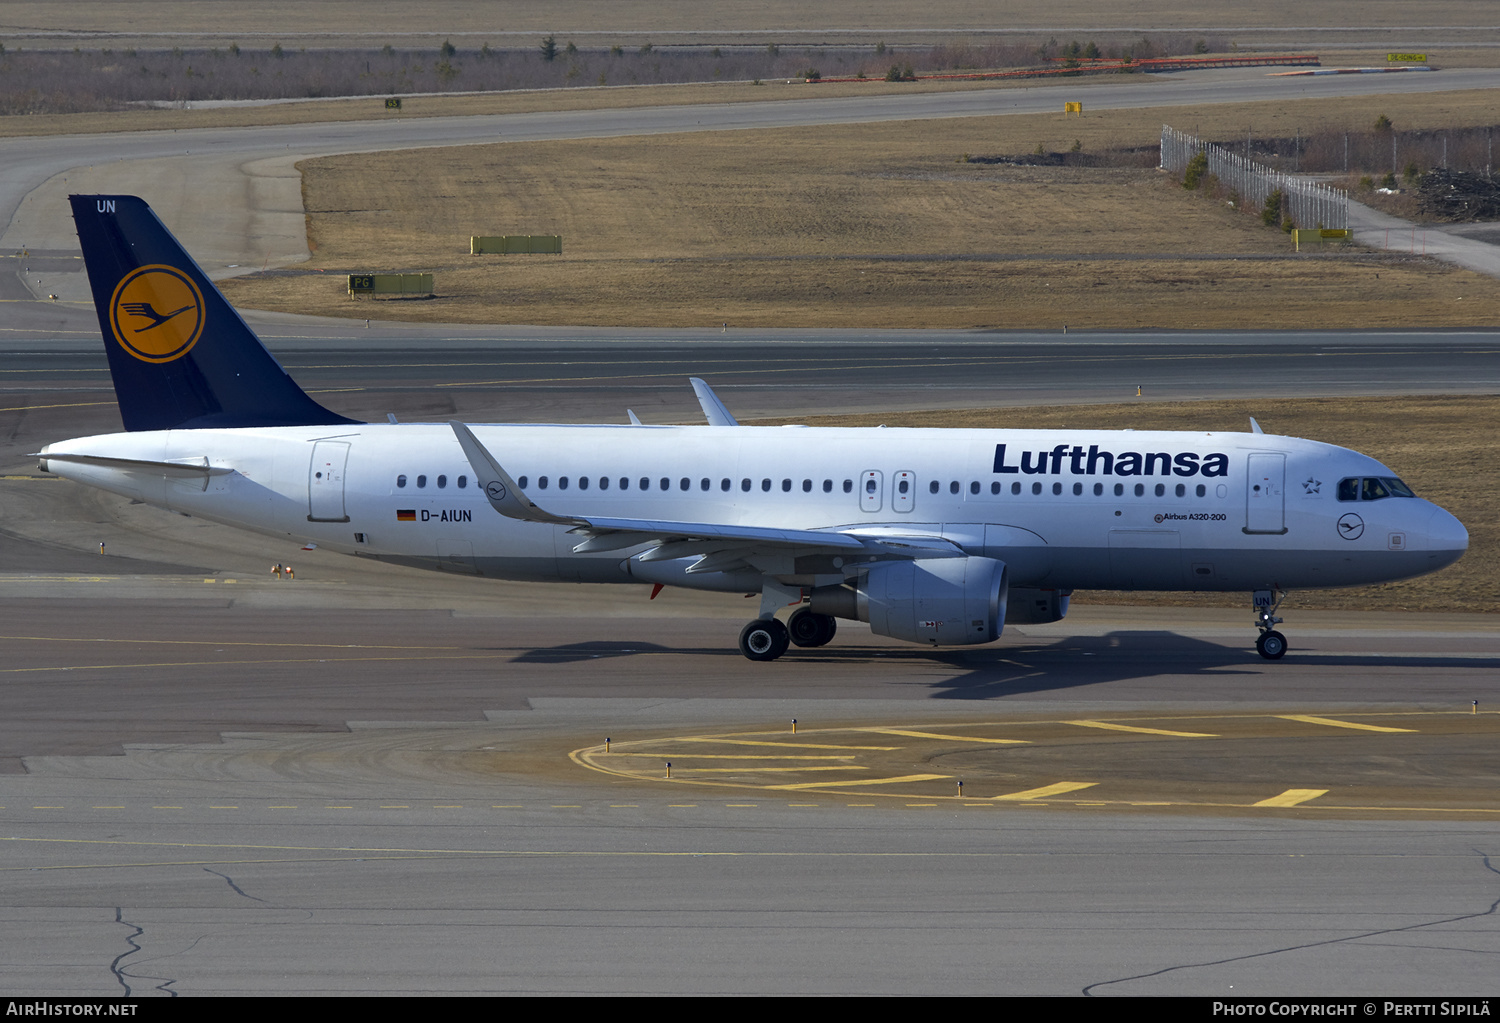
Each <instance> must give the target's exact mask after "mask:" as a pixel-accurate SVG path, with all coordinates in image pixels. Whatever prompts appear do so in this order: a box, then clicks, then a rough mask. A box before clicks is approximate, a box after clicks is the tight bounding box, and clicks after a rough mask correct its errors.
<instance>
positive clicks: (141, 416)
mask: <svg viewBox="0 0 1500 1023" xmlns="http://www.w3.org/2000/svg"><path fill="white" fill-rule="evenodd" d="M68 200H69V202H71V203H72V205H73V222H74V224H76V225H77V227H78V241H79V243H80V244H81V245H82V246H83V260H84V266H85V267H86V268H87V270H88V275H89V286H90V288H91V289H92V290H93V293H94V308H95V311H97V312H98V314H99V330H100V333H101V334H102V335H103V337H104V349H105V352H106V354H107V355H108V358H109V371H110V376H111V377H112V378H113V379H114V384H115V397H116V399H117V400H118V402H119V405H120V417H121V419H123V420H124V423H125V429H126V430H129V431H132V432H133V431H137V430H171V429H206V428H211V427H221V428H230V427H246V426H324V425H330V426H331V425H339V424H345V423H355V422H358V420H353V419H346V418H345V417H343V416H340V415H337V414H336V413H333V412H330V411H328V409H326V408H324V407H323V406H321V405H319V404H318V403H317V402H315V401H313V400H312V399H311V398H309V397H308V396H307V394H306V392H304V391H303V390H302V388H300V387H298V386H297V384H296V382H295V381H293V380H292V378H291V377H290V376H288V375H287V372H286V370H284V369H282V368H281V364H280V363H279V362H277V361H276V359H275V357H274V356H272V355H271V353H270V352H269V351H267V350H266V347H265V346H264V345H263V344H261V341H260V338H258V337H256V336H255V332H254V331H252V330H251V329H250V328H249V326H248V325H246V323H245V321H244V320H243V319H241V318H240V315H239V313H237V312H235V310H234V307H233V306H231V305H230V304H229V302H228V301H227V300H226V299H225V298H224V296H223V295H221V294H220V293H219V289H218V288H216V287H214V285H213V283H212V282H210V281H209V279H208V276H207V275H206V274H204V273H203V271H202V270H201V269H199V267H198V264H197V263H196V262H194V261H193V259H192V257H191V256H189V255H188V254H187V252H186V251H185V250H184V249H183V247H182V245H181V244H179V243H178V241H177V239H176V238H174V237H172V233H171V232H170V231H168V230H167V229H166V227H165V226H164V225H163V224H162V222H161V221H160V220H159V219H158V218H157V216H156V214H155V213H153V212H152V210H151V207H150V206H148V205H146V203H145V201H144V200H142V199H139V198H137V197H136V196H133V195H73V196H69V197H68Z"/></svg>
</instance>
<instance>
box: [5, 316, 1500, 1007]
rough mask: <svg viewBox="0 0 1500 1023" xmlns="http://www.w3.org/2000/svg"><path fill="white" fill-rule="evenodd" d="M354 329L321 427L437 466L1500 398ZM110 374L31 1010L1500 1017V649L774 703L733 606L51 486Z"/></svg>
mask: <svg viewBox="0 0 1500 1023" xmlns="http://www.w3.org/2000/svg"><path fill="white" fill-rule="evenodd" d="M319 326H320V324H317V323H312V322H298V321H292V320H288V319H285V318H281V319H277V320H276V322H274V323H272V322H269V321H268V322H267V323H266V324H265V327H266V329H267V331H268V333H271V334H274V335H276V336H275V337H274V338H273V339H272V343H273V345H275V346H277V347H278V350H279V351H281V353H282V356H283V358H284V359H285V360H286V361H287V364H288V365H289V367H290V368H291V370H292V372H293V374H294V375H295V376H296V377H297V378H298V379H300V380H302V381H303V382H304V383H306V384H308V386H309V387H311V388H313V389H314V390H317V391H318V392H319V397H320V399H321V400H324V401H326V402H328V403H330V404H332V405H336V406H338V407H340V408H343V409H345V410H348V411H352V412H358V413H360V414H365V415H369V416H371V417H375V418H378V417H380V416H382V415H383V413H384V411H386V410H390V411H394V412H396V413H397V414H398V415H399V417H400V418H402V419H403V420H417V419H424V418H427V419H431V418H443V417H446V416H448V415H450V414H453V413H454V412H455V411H457V412H459V413H461V414H464V415H468V414H470V413H476V414H478V413H480V412H482V413H483V414H485V415H489V416H493V417H495V418H513V419H537V418H554V419H572V420H585V421H586V420H598V419H602V418H608V419H610V420H612V421H619V420H620V419H622V418H623V409H624V408H625V407H626V406H631V407H634V408H636V409H637V410H638V411H639V412H641V413H642V414H643V416H645V417H647V418H648V419H651V418H654V419H655V420H656V421H672V420H678V421H684V420H690V419H691V418H692V417H693V415H694V408H693V400H692V398H691V396H690V392H688V390H687V388H686V386H685V384H684V382H683V377H685V376H687V375H688V374H689V373H702V374H706V375H709V376H710V377H711V378H712V379H714V380H715V382H716V383H720V384H721V385H722V387H723V391H724V393H725V395H726V397H727V398H728V400H729V401H730V404H731V405H732V406H733V407H735V408H736V410H737V411H741V412H747V413H755V414H775V413H786V414H797V413H798V412H799V411H801V412H806V411H814V410H816V411H821V410H824V409H826V408H848V409H868V408H873V407H877V406H878V405H879V404H881V403H889V404H890V405H892V406H893V407H931V406H932V405H934V404H941V403H945V402H948V401H950V400H951V402H952V403H954V404H973V403H975V402H976V401H978V400H979V399H980V398H982V397H984V396H989V397H990V398H991V399H994V400H1003V401H1007V402H1012V401H1014V400H1016V391H1015V389H1016V388H1020V389H1021V390H1022V393H1023V395H1024V398H1025V399H1028V400H1042V399H1043V398H1045V399H1047V400H1054V399H1055V400H1098V398H1099V397H1100V396H1103V395H1109V396H1111V397H1118V394H1117V393H1115V392H1117V391H1118V390H1119V389H1120V388H1121V386H1122V385H1123V386H1127V387H1128V386H1131V385H1133V384H1134V382H1135V381H1134V375H1136V374H1137V373H1138V372H1139V370H1140V367H1143V366H1152V367H1156V372H1157V373H1158V376H1159V377H1160V378H1162V379H1167V378H1170V379H1171V380H1173V381H1174V383H1173V384H1172V385H1171V388H1172V389H1180V391H1181V392H1182V393H1199V394H1226V393H1255V391H1254V388H1255V386H1256V383H1257V381H1258V382H1259V386H1261V387H1263V388H1265V387H1268V386H1270V385H1268V383H1267V380H1268V378H1267V377H1266V373H1268V372H1269V371H1270V367H1271V366H1273V365H1275V364H1276V363H1277V362H1278V361H1279V362H1281V363H1284V364H1291V365H1300V366H1302V367H1303V368H1302V369H1301V370H1299V371H1298V374H1292V373H1290V372H1288V373H1287V375H1286V376H1283V377H1276V379H1278V380H1288V381H1289V380H1291V379H1292V377H1293V376H1294V375H1300V376H1302V377H1304V378H1307V377H1309V376H1310V375H1312V376H1315V375H1316V373H1317V371H1316V369H1315V368H1314V367H1317V366H1319V365H1322V364H1326V365H1328V366H1329V367H1330V368H1329V369H1328V371H1327V372H1326V374H1325V375H1324V378H1323V383H1322V386H1323V387H1327V388H1331V389H1332V391H1333V393H1349V392H1359V391H1361V390H1370V389H1379V388H1380V387H1382V386H1385V387H1390V388H1393V389H1405V390H1408V391H1420V390H1422V389H1423V388H1424V387H1428V388H1437V389H1447V388H1449V387H1450V386H1454V385H1455V383H1456V382H1457V381H1459V380H1461V379H1468V380H1470V381H1471V382H1477V383H1476V386H1484V387H1490V388H1493V385H1494V382H1495V381H1494V367H1495V364H1496V362H1497V361H1500V360H1497V359H1496V351H1495V346H1494V344H1493V342H1492V340H1491V339H1490V338H1489V337H1488V336H1487V335H1475V336H1435V337H1423V338H1420V339H1414V338H1401V337H1389V336H1379V335H1377V336H1370V337H1362V338H1343V339H1337V341H1335V342H1334V343H1332V344H1331V345H1330V344H1327V342H1328V341H1329V339H1328V338H1318V337H1314V336H1308V337H1296V336H1285V337H1280V338H1278V337H1274V336H1273V337H1264V338H1259V337H1257V338H1252V339H1248V340H1249V343H1245V341H1246V339H1241V340H1240V341H1238V342H1236V341H1234V340H1232V339H1231V340H1227V341H1226V340H1225V339H1210V338H1202V339H1193V340H1183V339H1173V340H1175V341H1177V342H1178V343H1175V344H1171V343H1160V341H1159V339H1147V338H1127V337H1117V338H1104V339H1096V340H1094V341H1087V340H1085V341H1082V342H1081V343H1079V344H1078V345H1077V346H1076V347H1074V346H1073V341H1072V339H1069V343H1068V346H1067V347H1059V346H1058V345H1057V344H1056V343H1057V342H1060V341H1061V338H1060V337H1059V338H1046V337H1036V338H996V337H993V336H990V337H986V336H952V337H948V336H944V337H940V338H927V339H926V340H927V341H928V342H929V345H928V346H926V347H924V348H923V349H922V350H921V351H922V352H923V353H925V354H924V355H923V357H921V358H917V359H914V358H913V357H912V352H913V351H914V348H913V347H912V345H913V343H914V342H915V340H916V339H915V338H902V337H890V338H876V339H874V340H873V341H871V340H869V339H866V340H865V341H864V342H860V343H855V342H853V341H852V340H847V341H845V343H838V342H839V341H840V339H839V338H829V337H826V336H823V337H819V336H813V335H808V336H791V337H784V338H780V339H778V340H773V341H771V342H767V341H764V340H755V339H748V338H739V339H736V340H735V341H734V342H732V343H728V344H726V343H725V342H724V341H723V340H718V341H717V343H715V339H713V338H708V337H696V338H695V337H685V336H641V335H637V336H632V337H616V338H614V339H613V340H611V339H609V338H605V337H599V336H591V335H590V334H589V332H557V333H556V334H555V335H553V334H548V333H547V332H542V334H540V335H539V334H523V335H521V336H518V337H512V338H509V339H506V340H501V341H494V340H489V341H486V340H484V339H483V338H482V337H480V336H478V332H474V331H470V330H467V329H456V330H451V331H436V330H431V331H428V330H425V329H424V331H412V328H385V329H384V331H382V330H380V329H378V328H376V327H372V328H371V331H370V335H374V336H377V337H380V338H381V340H380V341H379V342H376V343H372V342H369V341H365V340H364V338H365V337H366V336H367V335H366V334H365V332H364V328H363V327H361V326H358V325H349V324H342V325H340V326H339V328H338V329H337V330H334V331H329V332H328V333H329V334H331V335H337V336H328V337H323V338H321V339H320V338H318V337H317V336H316V335H317V332H318V327H319ZM402 330H404V331H407V332H408V333H407V334H405V335H404V336H398V334H397V333H395V332H398V331H402ZM423 333H426V335H427V336H425V337H423V336H422V335H423ZM48 337H50V339H51V341H52V342H54V343H55V345H56V347H57V348H60V349H63V350H62V351H47V346H46V345H44V344H38V343H37V342H39V341H45V340H47V339H48ZM70 337H72V335H69V334H65V333H54V334H51V335H43V334H28V335H26V336H22V337H17V336H15V335H13V336H12V338H11V340H10V341H9V342H7V343H6V345H5V350H4V351H3V352H0V370H4V372H3V373H0V397H3V399H4V400H3V401H0V405H3V406H4V408H3V410H0V424H3V426H4V434H3V441H0V474H3V476H4V478H3V479H0V499H3V502H4V508H5V511H6V515H5V521H4V523H3V524H0V621H3V623H4V625H3V627H0V649H3V650H4V651H5V655H6V656H5V658H4V660H3V662H0V707H3V714H0V877H3V879H4V895H3V896H0V921H3V922H4V923H5V924H7V925H8V926H6V927H4V928H3V929H0V978H3V980H0V989H3V990H4V991H5V992H6V993H7V994H13V995H41V994H59V995H69V996H106V995H123V994H129V995H130V996H132V997H146V996H169V995H195V994H226V993H249V994H270V993H334V994H351V993H358V994H381V993H595V994H606V993H627V994H631V993H640V994H649V993H714V994H724V993H729V994H740V993H743V994H772V993H775V994H783V993H799V994H846V993H927V994H947V993H1008V994H1058V995H1066V994H1080V993H1085V994H1093V995H1109V994H1192V995H1212V996H1215V997H1219V996H1226V997H1228V996H1234V995H1255V994H1262V995H1263V994H1275V995H1283V996H1286V995H1297V994H1351V995H1358V994H1362V993H1370V992H1381V993H1384V994H1392V993H1400V994H1412V995H1416V994H1422V995H1437V996H1459V995H1484V994H1491V993H1493V990H1494V987H1495V985H1494V982H1493V976H1492V974H1493V971H1491V970H1489V969H1488V964H1489V963H1490V962H1491V961H1492V960H1493V959H1494V957H1495V955H1496V954H1497V952H1500V927H1497V925H1496V916H1495V913H1494V907H1495V905H1496V904H1497V900H1500V871H1497V868H1496V862H1497V861H1496V859H1495V857H1496V855H1497V853H1500V820H1497V819H1496V818H1497V817H1500V758H1497V756H1496V753H1495V750H1496V749H1497V745H1496V743H1495V737H1496V733H1497V731H1500V716H1497V715H1496V713H1495V710H1496V708H1495V707H1493V706H1492V702H1493V700H1494V695H1493V694H1494V679H1495V678H1496V671H1497V669H1500V629H1497V628H1496V624H1497V623H1496V621H1495V620H1494V618H1493V617H1492V616H1472V615H1470V616H1465V615H1446V616H1438V615H1396V614H1381V615H1374V614H1330V613H1325V614H1312V613H1300V614H1299V613H1298V612H1297V611H1296V609H1295V606H1294V605H1295V600H1293V601H1292V602H1290V603H1289V605H1288V607H1287V608H1286V611H1287V612H1289V613H1287V615H1286V616H1287V618H1288V624H1287V625H1286V626H1284V628H1285V630H1286V632H1287V634H1288V635H1289V637H1290V638H1291V642H1292V650H1291V652H1290V653H1289V654H1288V655H1287V657H1286V658H1285V659H1284V660H1283V661H1281V662H1279V663H1275V664H1271V663H1268V662H1265V661H1262V660H1261V659H1260V658H1259V657H1257V656H1256V655H1255V654H1254V652H1253V650H1252V649H1251V646H1250V641H1251V639H1252V636H1253V630H1252V629H1251V627H1250V622H1249V618H1250V615H1249V612H1248V609H1246V610H1204V611H1188V610H1184V609H1173V608H1152V607H1142V608H1112V607H1091V606H1077V607H1076V608H1075V611H1074V612H1073V613H1072V614H1071V615H1070V616H1069V617H1068V618H1067V619H1066V620H1065V621H1064V622H1062V623H1059V624H1057V625H1053V626H1041V627H1023V628H1012V629H1009V630H1007V632H1006V634H1005V636H1004V637H1003V638H1002V640H1001V641H1000V643H998V644H996V645H994V646H991V647H984V648H977V649H964V650H955V651H945V652H936V653H934V652H930V651H925V650H921V649H917V648H913V647H908V646H904V645H901V644H897V643H894V642H890V641H886V640H882V639H879V638H875V637H872V636H871V635H870V634H869V632H868V631H867V630H866V629H865V628H864V627H862V626H854V625H852V624H846V626H845V627H844V628H843V629H842V630H841V632H840V635H839V636H838V638H837V639H836V640H835V642H834V644H833V645H832V646H830V647H828V648H825V649H823V650H818V651H808V652H799V653H794V654H791V655H788V656H787V657H784V658H783V659H781V660H780V661H777V662H775V663H773V664H770V665H763V664H752V663H750V662H748V661H746V660H744V659H743V658H742V657H740V656H739V654H738V653H737V652H736V651H735V650H734V639H735V637H736V635H737V633H738V630H739V627H740V625H741V624H742V622H743V621H744V620H746V619H747V617H748V616H749V614H750V610H749V609H750V602H747V601H745V600H743V599H741V598H739V597H737V596H734V595H727V596H726V595H701V594H691V593H678V592H674V591H670V590H669V591H666V592H664V593H663V594H662V595H661V597H660V598H658V599H657V600H655V601H652V600H650V599H648V598H649V593H648V591H647V590H646V589H645V588H644V587H643V588H635V587H620V588H594V587H567V586H560V585H559V586H544V585H520V584H511V583H504V582H495V581H490V580H483V579H473V578H465V577H455V576H446V575H441V574H436V573H422V572H418V571H415V570H404V569H395V568H389V567H384V566H379V565H371V564H369V563H366V562H362V561H357V560H353V559H347V558H341V557H339V556H337V555H331V554H327V553H325V552H322V551H301V550H298V549H297V548H296V547H295V545H291V544H286V543H278V542H276V541H274V540H267V539H263V538H259V537H253V536H248V535H245V534H241V533H238V532H235V531H233V530H229V529H226V528H223V527H218V526H214V525H212V524H208V523H204V522H201V521H199V520H190V519H184V518H181V517H178V516H173V515H168V514H166V513H162V512H158V511H155V510H153V509H149V508H146V507H144V506H139V505H131V504H129V503H127V502H124V501H120V500H116V499H113V498H109V497H106V496H101V495H98V494H94V493H90V492H87V491H84V490H83V489H82V488H79V487H76V486H75V485H73V484H70V483H67V482H63V481H59V480H56V479H49V478H46V477H44V476H42V475H41V474H39V473H37V472H36V471H35V467H34V465H33V464H32V463H31V462H30V461H28V460H27V459H26V458H25V454H26V452H29V451H35V450H37V448H38V447H39V446H40V445H41V444H43V443H46V442H48V441H51V440H56V439H59V438H63V437H66V436H72V435H78V434H85V433H92V432H98V431H106V430H111V429H115V428H117V420H116V418H115V416H116V414H115V412H114V410H113V405H112V400H111V398H112V396H111V395H110V393H109V391H108V385H107V382H106V378H105V374H104V369H103V360H102V356H101V355H100V354H98V353H97V348H95V350H94V351H93V352H89V351H84V350H82V349H83V348H86V347H91V346H93V345H97V342H92V343H91V345H84V344H83V343H81V342H75V341H73V340H70V339H69V338H70ZM414 341H415V342H416V343H418V344H424V345H429V346H430V347H427V348H422V349H420V350H417V351H415V352H414V351H413V348H414V344H413V342H414ZM355 348H362V349H363V350H364V354H363V355H362V356H360V357H355V354H354V352H353V349H355ZM1362 366H1363V367H1366V370H1361V369H1360V367H1362ZM768 367H769V368H778V367H779V368H783V369H786V370H788V371H787V372H781V373H777V374H776V375H775V377H774V379H773V381H772V382H771V383H767V381H766V373H767V370H768ZM1089 367H1094V368H1089ZM1424 372H1427V373H1429V374H1430V375H1427V376H1423V375H1422V374H1423V373H1424ZM1362 374H1365V375H1362ZM1487 374H1488V375H1487ZM1397 378H1400V379H1397ZM1338 380H1343V381H1344V383H1342V384H1338V383H1336V381H1338ZM1163 386H1165V385H1163ZM1340 388H1343V390H1340ZM1171 393H1177V390H1171ZM1260 393H1266V392H1265V391H1262V392H1260ZM1148 394H1149V392H1148ZM507 412H510V413H519V414H511V415H507V414H506V413H507ZM101 541H102V542H103V543H104V545H105V546H104V549H103V552H102V553H101V551H100V549H99V544H100V542H101ZM273 563H282V564H283V565H285V566H291V567H292V568H294V570H295V578H294V579H290V580H289V579H286V578H284V577H283V578H276V577H273V576H272V575H270V574H269V571H268V570H269V568H270V566H271V565H272V564H273ZM1475 701H1478V703H1477V706H1476V704H1475ZM1476 711H1477V713H1476ZM793 719H795V720H796V722H797V724H796V726H795V733H794V731H793V724H792V721H793ZM606 740H609V748H608V749H607V750H606V749H605V743H606ZM668 763H670V764H671V765H672V767H671V777H670V778H669V777H668V768H667V764H668ZM959 782H963V783H964V784H963V786H962V788H960V787H959V784H958V783H959Z"/></svg>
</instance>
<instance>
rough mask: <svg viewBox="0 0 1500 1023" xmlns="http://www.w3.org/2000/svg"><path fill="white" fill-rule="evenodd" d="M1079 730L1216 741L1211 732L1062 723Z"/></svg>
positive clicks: (1100, 723) (1095, 723)
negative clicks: (1090, 729)
mask: <svg viewBox="0 0 1500 1023" xmlns="http://www.w3.org/2000/svg"><path fill="white" fill-rule="evenodd" d="M1063 724H1065V725H1078V726H1079V727H1080V728H1107V729H1109V730H1110V731H1112V732H1140V733H1142V734H1143V735H1175V736H1177V737H1179V738H1183V739H1217V738H1218V736H1217V735H1215V734H1213V733H1212V732H1171V731H1168V730H1167V729H1165V728H1142V727H1140V726H1139V725H1117V724H1114V723H1113V722H1110V721H1064V722H1063Z"/></svg>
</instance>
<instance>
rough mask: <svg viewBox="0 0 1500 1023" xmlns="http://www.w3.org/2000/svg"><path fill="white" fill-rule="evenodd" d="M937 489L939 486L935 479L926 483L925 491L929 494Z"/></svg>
mask: <svg viewBox="0 0 1500 1023" xmlns="http://www.w3.org/2000/svg"><path fill="white" fill-rule="evenodd" d="M938 490H939V486H938V481H937V480H933V481H932V482H931V483H929V484H927V492H928V493H929V494H936V493H937V492H938Z"/></svg>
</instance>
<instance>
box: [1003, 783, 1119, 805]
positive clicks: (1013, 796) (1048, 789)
mask: <svg viewBox="0 0 1500 1023" xmlns="http://www.w3.org/2000/svg"><path fill="white" fill-rule="evenodd" d="M1098 784H1099V783H1098V782H1096V781H1060V782H1057V783H1055V784H1053V785H1043V786H1042V787H1041V788H1039V789H1027V790H1026V791H1025V792H1007V793H1006V794H1005V795H1003V796H991V797H990V798H991V799H1004V800H1014V801H1022V800H1028V799H1046V798H1047V797H1048V796H1060V795H1062V794H1063V793H1064V792H1077V791H1078V790H1079V789H1091V788H1093V787H1094V786H1095V785H1098Z"/></svg>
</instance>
